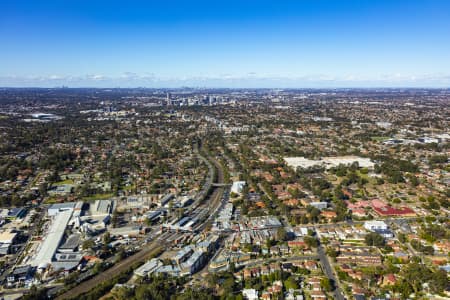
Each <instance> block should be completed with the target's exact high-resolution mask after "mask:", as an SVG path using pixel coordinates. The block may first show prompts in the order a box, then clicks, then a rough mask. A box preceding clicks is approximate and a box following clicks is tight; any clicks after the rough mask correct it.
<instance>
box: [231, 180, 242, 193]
mask: <svg viewBox="0 0 450 300" xmlns="http://www.w3.org/2000/svg"><path fill="white" fill-rule="evenodd" d="M244 186H245V181H234V182H233V185H232V186H231V192H232V193H235V194H240V193H242V190H243V189H244Z"/></svg>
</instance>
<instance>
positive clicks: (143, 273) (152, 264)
mask: <svg viewBox="0 0 450 300" xmlns="http://www.w3.org/2000/svg"><path fill="white" fill-rule="evenodd" d="M162 265H163V264H162V262H161V261H160V260H159V259H157V258H153V259H151V260H149V261H148V262H146V263H145V264H143V265H142V266H140V267H139V268H137V269H136V270H134V274H135V275H137V276H140V277H147V275H149V274H151V273H153V272H154V271H155V270H156V269H158V268H159V267H162Z"/></svg>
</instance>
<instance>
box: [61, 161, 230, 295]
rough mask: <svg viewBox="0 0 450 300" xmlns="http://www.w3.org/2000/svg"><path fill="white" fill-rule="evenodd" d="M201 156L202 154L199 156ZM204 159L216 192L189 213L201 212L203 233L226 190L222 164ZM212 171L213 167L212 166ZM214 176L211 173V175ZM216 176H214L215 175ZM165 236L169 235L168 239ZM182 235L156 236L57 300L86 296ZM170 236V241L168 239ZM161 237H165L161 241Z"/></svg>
mask: <svg viewBox="0 0 450 300" xmlns="http://www.w3.org/2000/svg"><path fill="white" fill-rule="evenodd" d="M199 155H200V156H201V154H199ZM202 159H204V160H207V161H208V162H209V163H210V164H211V163H212V164H214V169H215V171H216V172H217V182H216V183H217V184H218V185H217V186H213V185H212V184H213V182H212V181H213V180H211V181H210V182H208V183H207V184H210V185H211V186H210V188H213V189H214V190H213V191H212V193H211V194H210V196H209V197H208V199H206V201H198V202H197V201H196V203H195V204H194V205H195V206H194V207H193V208H192V209H191V210H190V211H189V212H188V214H194V213H196V212H199V214H202V215H203V216H202V217H203V218H202V219H201V220H202V221H200V222H199V224H198V225H197V226H196V227H195V230H196V231H202V230H203V229H205V227H206V225H207V224H208V222H209V221H210V220H211V218H212V216H213V215H214V214H215V213H216V212H217V210H218V209H219V207H220V206H221V205H222V196H223V192H224V189H225V186H224V185H223V184H224V172H223V170H222V168H221V166H220V164H219V163H218V162H217V161H216V160H215V159H214V158H212V157H209V158H208V159H206V158H204V157H203V156H202ZM210 169H211V165H210ZM209 175H210V176H211V175H212V174H211V172H210V174H209ZM213 176H214V174H213ZM208 200H209V201H208ZM165 234H168V236H167V237H166V236H165ZM181 235H182V233H172V234H170V233H167V232H166V233H161V234H160V235H159V236H155V237H154V239H153V240H152V241H151V242H150V243H148V244H146V245H145V246H144V247H143V249H142V250H140V251H139V252H137V253H135V254H133V255H131V256H129V257H127V258H126V259H124V260H122V261H120V262H118V263H116V264H115V265H114V266H112V267H111V268H109V269H107V270H105V271H104V272H102V273H100V274H98V275H96V276H94V277H93V278H91V279H88V280H87V281H84V282H82V283H80V284H79V285H77V286H76V287H74V288H72V289H70V290H69V291H66V292H64V293H63V294H61V295H59V296H58V297H57V298H56V299H58V300H63V299H75V298H77V297H79V296H80V295H82V294H85V293H87V292H89V291H90V290H91V289H93V288H95V287H96V286H98V285H100V284H102V283H104V282H106V281H108V280H111V279H112V278H113V277H115V276H117V275H118V274H120V273H122V272H124V271H126V270H128V269H129V268H130V267H131V266H132V265H134V264H137V263H144V262H145V261H146V260H147V259H148V258H149V256H150V255H152V254H153V253H157V252H158V251H159V250H164V249H166V248H167V247H168V246H169V245H170V244H171V242H172V241H173V240H176V239H177V238H178V237H180V236H181ZM169 236H170V239H169V238H168V237H169ZM161 237H164V238H163V239H161Z"/></svg>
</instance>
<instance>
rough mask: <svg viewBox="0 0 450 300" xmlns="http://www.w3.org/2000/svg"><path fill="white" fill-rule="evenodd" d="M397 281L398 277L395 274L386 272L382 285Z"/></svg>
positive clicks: (392, 283)
mask: <svg viewBox="0 0 450 300" xmlns="http://www.w3.org/2000/svg"><path fill="white" fill-rule="evenodd" d="M396 282H397V278H396V277H395V275H394V274H386V275H384V276H383V279H382V283H381V286H387V285H394V284H395V283H396Z"/></svg>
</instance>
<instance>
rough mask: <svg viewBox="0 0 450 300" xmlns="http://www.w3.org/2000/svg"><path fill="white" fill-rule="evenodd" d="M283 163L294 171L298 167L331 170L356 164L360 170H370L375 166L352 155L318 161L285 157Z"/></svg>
mask: <svg viewBox="0 0 450 300" xmlns="http://www.w3.org/2000/svg"><path fill="white" fill-rule="evenodd" d="M284 161H285V162H286V164H287V165H288V166H290V167H292V168H294V169H297V168H298V167H300V168H303V169H307V168H311V167H316V166H317V167H324V168H326V169H331V168H334V167H337V166H339V165H351V164H353V163H358V166H359V167H360V168H368V169H372V168H373V167H374V166H375V164H374V163H373V162H372V161H371V160H370V159H369V158H364V157H359V156H354V155H348V156H336V157H324V158H322V159H319V160H313V159H307V158H305V157H285V158H284Z"/></svg>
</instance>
